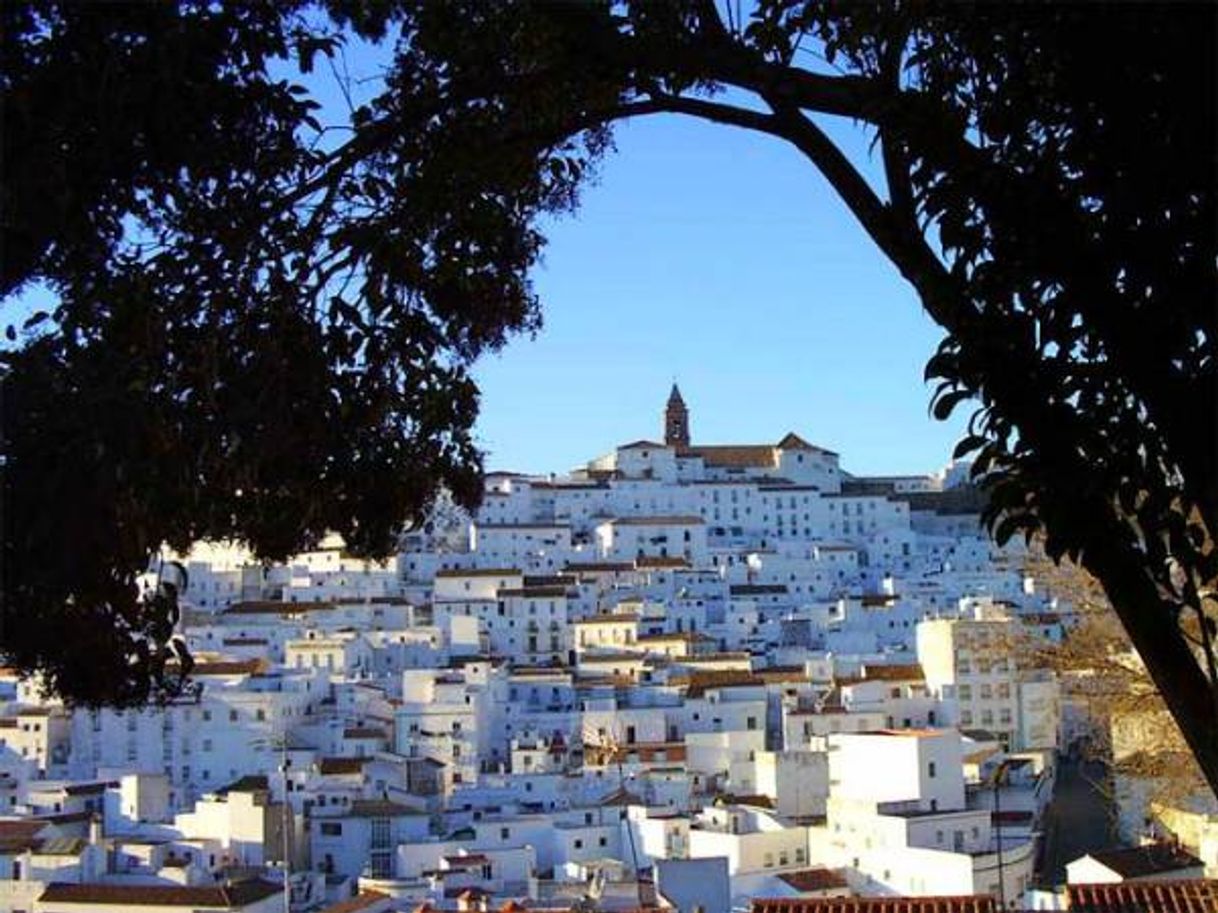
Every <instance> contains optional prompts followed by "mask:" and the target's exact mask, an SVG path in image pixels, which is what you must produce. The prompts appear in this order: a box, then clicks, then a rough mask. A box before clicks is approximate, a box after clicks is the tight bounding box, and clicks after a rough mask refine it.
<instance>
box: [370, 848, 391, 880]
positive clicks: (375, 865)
mask: <svg viewBox="0 0 1218 913" xmlns="http://www.w3.org/2000/svg"><path fill="white" fill-rule="evenodd" d="M372 877H373V878H392V877H393V854H392V853H384V852H381V853H373V854H372Z"/></svg>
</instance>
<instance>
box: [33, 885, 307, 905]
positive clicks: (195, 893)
mask: <svg viewBox="0 0 1218 913" xmlns="http://www.w3.org/2000/svg"><path fill="white" fill-rule="evenodd" d="M282 891H283V888H282V886H280V885H274V884H271V883H270V882H269V881H260V880H252V881H242V882H238V883H237V884H232V885H214V886H211V885H204V886H195V887H185V886H180V885H144V884H62V883H56V884H51V885H48V886H47V889H46V890H45V891H43V892H42V896H41V897H39V898H38V902H39V903H40V904H42V905H44V906H53V905H55V904H114V905H125V906H137V907H138V906H156V907H193V908H199V907H212V908H221V909H233V908H239V907H246V906H249V905H250V904H253V903H256V902H258V901H260V900H265V899H266V898H268V897H271V896H273V895H275V894H279V893H281V892H282Z"/></svg>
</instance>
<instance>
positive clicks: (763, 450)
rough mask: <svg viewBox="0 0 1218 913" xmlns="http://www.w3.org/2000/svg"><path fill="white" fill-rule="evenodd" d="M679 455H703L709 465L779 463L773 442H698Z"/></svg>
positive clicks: (739, 465)
mask: <svg viewBox="0 0 1218 913" xmlns="http://www.w3.org/2000/svg"><path fill="white" fill-rule="evenodd" d="M677 454H678V456H684V457H691V456H692V457H702V462H703V463H705V464H706V465H707V466H721V467H724V468H729V467H730V468H738V469H743V468H746V467H758V468H765V469H773V468H774V467H776V466H777V465H778V459H777V456H778V454H777V452H776V451H775V449H774V445H773V444H698V445H696V446H693V447H685V448H682V449H681V450H678V451H677Z"/></svg>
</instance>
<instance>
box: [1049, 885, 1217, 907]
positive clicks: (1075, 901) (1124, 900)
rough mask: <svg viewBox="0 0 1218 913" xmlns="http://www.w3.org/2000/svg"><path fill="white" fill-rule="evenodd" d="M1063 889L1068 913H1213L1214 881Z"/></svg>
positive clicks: (1214, 903)
mask: <svg viewBox="0 0 1218 913" xmlns="http://www.w3.org/2000/svg"><path fill="white" fill-rule="evenodd" d="M1066 890H1067V892H1068V894H1069V897H1070V910H1071V913H1214V911H1215V910H1218V881H1215V880H1213V879H1208V880H1201V879H1198V880H1195V881H1194V880H1179V881H1172V880H1163V881H1124V882H1117V883H1115V884H1072V885H1067V887H1066Z"/></svg>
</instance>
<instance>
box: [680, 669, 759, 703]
mask: <svg viewBox="0 0 1218 913" xmlns="http://www.w3.org/2000/svg"><path fill="white" fill-rule="evenodd" d="M678 682H679V679H677V678H674V679H673V680H672V681H670V684H676V683H678ZM764 684H765V681H764V680H763V679H762V678H760V677H759V676H757V675H754V674H753V673H752V672H750V671H748V670H747V669H717V670H714V671H707V672H693V673H691V674H690V676H689V686H688V688H687V690H686V692H685V693H686V695H687V696H689V697H701V696H702V695H703V694H705V693H706V691H707V689H708V688H742V687H748V686H755V685H764Z"/></svg>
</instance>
